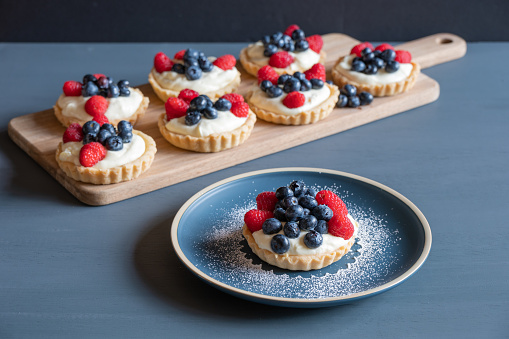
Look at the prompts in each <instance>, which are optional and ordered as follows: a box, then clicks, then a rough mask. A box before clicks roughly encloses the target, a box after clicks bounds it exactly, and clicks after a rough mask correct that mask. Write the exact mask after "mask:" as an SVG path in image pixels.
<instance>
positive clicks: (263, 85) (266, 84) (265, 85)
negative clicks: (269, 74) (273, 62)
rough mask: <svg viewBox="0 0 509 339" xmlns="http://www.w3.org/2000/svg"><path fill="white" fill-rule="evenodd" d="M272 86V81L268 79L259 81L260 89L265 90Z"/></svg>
mask: <svg viewBox="0 0 509 339" xmlns="http://www.w3.org/2000/svg"><path fill="white" fill-rule="evenodd" d="M272 86H274V85H272V82H270V81H269V80H263V81H262V82H261V83H260V88H261V89H262V91H264V92H266V91H267V90H268V89H269V88H271V87H272Z"/></svg>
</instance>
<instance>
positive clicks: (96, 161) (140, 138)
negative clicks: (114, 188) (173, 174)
mask: <svg viewBox="0 0 509 339" xmlns="http://www.w3.org/2000/svg"><path fill="white" fill-rule="evenodd" d="M156 152H157V149H156V143H155V142H154V139H152V138H151V137H150V136H148V135H147V134H145V133H142V132H140V131H137V130H133V128H132V125H131V124H130V123H129V122H128V121H126V120H122V121H120V122H119V123H118V125H117V128H115V127H114V126H113V125H111V124H108V123H102V124H100V123H98V122H96V121H93V120H92V121H88V122H86V123H85V124H84V125H83V127H82V126H81V125H80V124H78V123H74V124H71V125H70V126H69V127H67V129H66V131H65V133H64V136H63V140H62V142H61V143H60V144H59V145H58V147H57V151H56V160H57V163H58V166H60V168H61V169H62V171H64V173H65V174H66V175H67V176H69V177H71V178H73V179H74V180H77V181H82V182H86V183H91V184H114V183H119V182H122V181H129V180H132V179H135V178H137V177H138V176H139V175H140V174H141V173H143V172H145V171H146V170H148V168H149V167H150V165H151V164H152V161H153V160H154V156H155V154H156Z"/></svg>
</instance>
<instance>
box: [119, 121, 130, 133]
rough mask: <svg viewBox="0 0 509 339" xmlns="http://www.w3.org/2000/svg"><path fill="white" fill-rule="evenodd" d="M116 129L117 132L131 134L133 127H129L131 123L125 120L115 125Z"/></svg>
mask: <svg viewBox="0 0 509 339" xmlns="http://www.w3.org/2000/svg"><path fill="white" fill-rule="evenodd" d="M117 129H118V131H119V132H122V131H128V132H132V130H133V125H131V123H130V122H129V121H126V120H121V121H120V122H119V123H118V124H117Z"/></svg>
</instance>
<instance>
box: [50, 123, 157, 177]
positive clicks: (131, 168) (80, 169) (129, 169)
mask: <svg viewBox="0 0 509 339" xmlns="http://www.w3.org/2000/svg"><path fill="white" fill-rule="evenodd" d="M133 134H136V135H138V136H140V137H142V138H143V141H145V152H144V153H143V154H142V155H141V156H140V157H139V158H138V159H136V160H133V161H131V162H129V163H127V164H125V165H122V166H117V167H112V168H107V169H98V168H93V167H85V166H78V165H75V164H74V163H72V162H69V161H61V160H60V159H59V155H60V153H61V152H62V145H63V142H60V144H59V145H58V147H57V151H56V160H57V163H58V166H60V168H61V169H62V171H64V173H65V174H67V175H68V176H69V177H71V178H73V179H74V180H77V181H81V182H86V183H91V184H96V185H108V184H115V183H119V182H122V181H129V180H132V179H135V178H137V177H139V176H140V174H141V173H143V172H145V171H146V170H147V169H148V168H149V167H150V165H151V164H152V161H154V157H155V154H156V152H157V148H156V143H155V141H154V139H152V137H150V136H149V135H147V134H145V133H143V132H140V131H136V130H133Z"/></svg>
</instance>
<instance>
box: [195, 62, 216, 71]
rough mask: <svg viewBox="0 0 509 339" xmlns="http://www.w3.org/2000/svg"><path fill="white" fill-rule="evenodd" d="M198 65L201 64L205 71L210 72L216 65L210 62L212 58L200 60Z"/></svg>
mask: <svg viewBox="0 0 509 339" xmlns="http://www.w3.org/2000/svg"><path fill="white" fill-rule="evenodd" d="M198 65H199V66H200V68H201V70H202V71H203V72H210V71H212V69H213V68H214V65H213V64H212V63H211V62H210V60H208V59H205V60H203V61H202V60H198Z"/></svg>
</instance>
